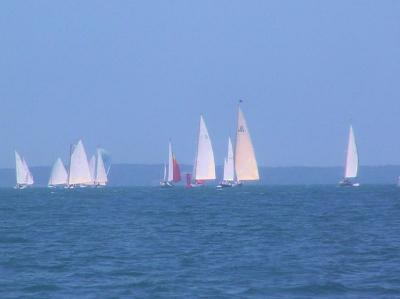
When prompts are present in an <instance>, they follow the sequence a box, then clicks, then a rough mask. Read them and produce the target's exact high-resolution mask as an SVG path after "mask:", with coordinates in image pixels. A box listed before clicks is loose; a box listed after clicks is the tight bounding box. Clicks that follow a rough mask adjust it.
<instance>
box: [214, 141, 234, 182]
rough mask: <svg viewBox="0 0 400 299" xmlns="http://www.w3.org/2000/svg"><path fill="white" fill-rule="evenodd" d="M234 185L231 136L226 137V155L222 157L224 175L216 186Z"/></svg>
mask: <svg viewBox="0 0 400 299" xmlns="http://www.w3.org/2000/svg"><path fill="white" fill-rule="evenodd" d="M233 186H236V182H235V167H234V156H233V147H232V142H231V138H229V139H228V156H227V157H226V158H225V159H224V176H223V179H222V182H221V183H220V184H219V185H218V186H217V188H227V187H233Z"/></svg>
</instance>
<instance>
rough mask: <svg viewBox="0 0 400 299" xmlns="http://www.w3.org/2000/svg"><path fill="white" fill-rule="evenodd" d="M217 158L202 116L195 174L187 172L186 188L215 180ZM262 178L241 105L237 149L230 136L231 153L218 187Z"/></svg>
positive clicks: (229, 149) (238, 117) (194, 166)
mask: <svg viewBox="0 0 400 299" xmlns="http://www.w3.org/2000/svg"><path fill="white" fill-rule="evenodd" d="M215 179H216V174H215V159H214V151H213V147H212V142H211V138H210V135H209V133H208V129H207V126H206V123H205V121H204V117H203V116H202V115H201V116H200V124H199V131H198V138H197V150H196V155H195V160H194V164H193V172H192V174H187V184H186V187H187V188H192V187H199V186H204V184H205V182H206V181H210V180H215ZM256 180H259V173H258V166H257V160H256V156H255V152H254V148H253V144H252V141H251V137H250V133H249V130H248V127H247V123H246V120H245V118H244V115H243V112H242V110H241V108H240V105H239V107H238V116H237V128H236V144H235V150H234V149H233V145H232V142H231V139H230V138H229V139H228V154H227V157H226V158H225V159H224V175H223V179H222V182H221V183H220V184H219V185H218V186H217V187H218V188H224V187H234V186H238V185H241V184H242V182H243V181H256Z"/></svg>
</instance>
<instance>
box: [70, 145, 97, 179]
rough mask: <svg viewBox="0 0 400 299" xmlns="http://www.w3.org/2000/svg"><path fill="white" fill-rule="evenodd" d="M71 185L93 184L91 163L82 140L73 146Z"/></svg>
mask: <svg viewBox="0 0 400 299" xmlns="http://www.w3.org/2000/svg"><path fill="white" fill-rule="evenodd" d="M68 184H69V185H91V184H93V179H92V175H91V173H90V168H89V163H88V159H87V156H86V152H85V148H84V146H83V142H82V140H79V142H78V144H77V145H76V146H75V147H74V148H73V151H72V154H71V161H70V166H69V178H68Z"/></svg>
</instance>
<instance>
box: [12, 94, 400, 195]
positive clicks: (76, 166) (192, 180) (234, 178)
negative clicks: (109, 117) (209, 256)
mask: <svg viewBox="0 0 400 299" xmlns="http://www.w3.org/2000/svg"><path fill="white" fill-rule="evenodd" d="M240 103H241V101H240V102H239V106H238V112H237V127H236V136H235V142H234V146H233V143H232V141H231V138H230V137H229V138H228V149H227V155H226V157H225V158H224V163H223V165H224V169H223V178H222V180H221V181H220V184H219V185H218V186H217V188H220V189H221V188H227V187H235V186H240V185H242V184H243V182H245V181H258V180H259V178H260V176H259V171H258V165H257V160H256V155H255V151H254V147H253V143H252V140H251V136H250V132H249V128H248V125H247V122H246V119H245V117H244V114H243V111H242V109H241V107H240ZM105 156H106V154H105V151H104V150H103V149H97V150H96V152H95V154H94V155H93V156H92V157H91V159H90V160H88V157H87V154H86V150H85V147H84V145H83V142H82V140H79V141H78V142H77V143H76V144H74V145H72V146H71V149H70V159H69V165H68V167H65V166H64V163H63V162H62V160H61V158H57V160H56V161H55V163H54V164H53V167H52V170H51V175H50V178H49V181H48V186H49V187H59V186H62V187H65V188H76V187H87V186H97V187H98V186H105V185H107V183H108V174H109V171H110V165H109V163H105V160H104V158H105ZM15 163H16V186H15V188H18V189H24V188H26V187H28V186H30V185H33V183H34V179H33V175H32V173H31V171H30V169H29V167H28V164H27V163H26V160H25V158H24V157H22V156H20V155H19V153H18V152H17V151H15ZM215 169H216V167H215V157H214V151H213V146H212V141H211V138H210V135H209V132H208V129H207V126H206V123H205V120H204V117H203V116H202V115H201V116H200V122H199V129H198V136H197V148H196V155H195V159H194V164H193V171H192V173H191V174H190V173H188V174H187V176H186V180H187V181H186V187H187V188H192V187H199V186H204V185H205V182H207V181H212V180H215V179H216V171H215ZM358 170H359V158H358V151H357V144H356V140H355V135H354V130H353V127H352V126H350V129H349V137H348V143H347V151H346V160H345V167H344V176H343V179H342V180H341V181H340V182H339V185H340V186H355V187H356V186H360V184H359V183H358V182H356V179H357V177H358ZM179 181H181V172H180V167H179V164H178V162H177V159H176V157H175V154H174V152H173V150H172V143H171V141H169V144H168V164H165V165H164V176H163V179H162V180H161V181H160V185H161V186H162V187H173V186H174V184H175V183H177V182H179ZM399 181H400V179H399ZM399 185H400V183H399Z"/></svg>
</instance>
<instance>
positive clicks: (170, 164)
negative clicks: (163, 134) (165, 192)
mask: <svg viewBox="0 0 400 299" xmlns="http://www.w3.org/2000/svg"><path fill="white" fill-rule="evenodd" d="M173 180H174V163H173V156H172V145H171V141H170V142H169V144H168V182H172V181H173Z"/></svg>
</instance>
